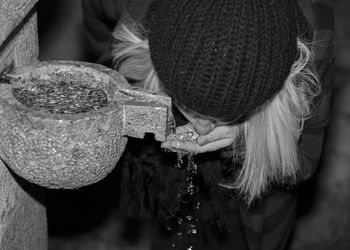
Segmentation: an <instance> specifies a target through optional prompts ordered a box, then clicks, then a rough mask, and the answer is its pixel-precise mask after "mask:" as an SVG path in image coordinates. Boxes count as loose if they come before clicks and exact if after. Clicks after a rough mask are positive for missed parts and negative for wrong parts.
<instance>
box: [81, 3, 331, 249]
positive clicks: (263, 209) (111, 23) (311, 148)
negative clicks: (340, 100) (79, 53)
mask: <svg viewBox="0 0 350 250" xmlns="http://www.w3.org/2000/svg"><path fill="white" fill-rule="evenodd" d="M151 2H152V0H100V1H98V0H83V7H84V15H85V16H84V18H85V27H86V35H87V41H88V42H89V44H90V46H91V49H92V51H93V52H94V53H95V55H96V58H98V59H97V61H98V62H99V63H103V64H105V65H108V66H110V60H111V55H110V54H109V49H108V43H109V41H110V40H111V32H112V30H113V28H114V27H115V25H116V24H117V22H118V21H121V20H123V19H128V18H130V17H131V18H133V19H135V20H137V21H140V22H141V23H142V21H143V19H144V17H145V13H146V11H147V8H148V6H149V4H150V3H151ZM299 4H300V6H301V7H302V8H301V9H302V10H303V13H304V14H305V18H306V20H307V21H308V23H309V27H310V28H309V29H308V30H305V32H309V33H310V34H311V35H312V41H313V46H314V50H315V55H316V70H317V73H318V75H319V78H320V82H321V85H322V93H321V95H320V96H318V97H317V98H316V99H315V101H314V105H313V113H312V118H311V119H309V120H307V122H306V123H305V125H304V130H303V133H302V136H301V138H300V151H301V155H302V168H301V169H302V173H301V179H307V178H309V177H310V176H312V175H313V174H314V173H315V171H316V169H317V166H318V162H319V159H320V156H321V153H322V145H323V138H324V133H325V129H326V126H327V124H328V122H329V104H330V98H331V89H332V76H333V61H334V42H333V35H334V33H333V30H334V23H333V21H334V16H333V8H332V7H331V4H330V1H326V0H299ZM303 35H305V34H303ZM101 55H102V56H101ZM135 145H137V146H135ZM220 154H221V152H220V151H219V152H213V153H208V154H203V155H198V156H196V158H195V160H196V162H197V164H198V165H199V176H200V180H199V182H200V193H199V196H200V200H201V203H202V207H201V210H200V211H201V214H202V216H201V217H202V219H201V221H200V223H201V230H200V232H199V234H200V237H199V238H200V239H201V241H202V242H199V243H198V244H199V246H198V249H250V250H255V249H262V250H273V249H285V247H286V244H287V241H288V238H289V235H290V232H291V231H292V228H293V226H294V220H295V210H296V204H297V197H296V194H295V193H294V191H293V190H288V189H286V188H284V189H283V188H276V189H274V190H272V191H271V192H270V193H269V194H267V195H266V196H265V197H264V198H263V199H262V200H260V201H258V202H256V203H255V204H254V205H253V206H252V207H250V208H249V209H248V208H247V207H246V206H245V205H244V202H242V201H241V200H240V199H239V198H236V195H235V194H234V193H233V192H232V191H230V190H225V189H222V188H219V187H218V185H217V183H218V182H219V181H222V180H225V179H227V180H229V179H230V178H233V176H234V167H232V166H231V163H230V162H229V161H227V160H226V159H225V158H223V157H221V156H220ZM175 162H176V157H175V156H174V155H173V154H169V153H164V152H162V151H161V150H160V148H159V143H158V142H155V141H153V140H152V139H149V138H146V139H145V140H142V141H141V142H140V140H137V139H130V140H129V143H128V145H127V148H126V150H125V153H124V155H123V158H122V159H121V161H120V162H119V163H118V167H119V169H120V171H122V178H121V190H122V194H121V196H122V198H121V206H122V208H123V209H125V210H127V211H128V212H130V213H131V214H132V215H137V216H140V215H141V216H142V215H146V216H147V215H149V213H148V212H147V211H152V212H151V213H154V214H153V215H156V216H158V217H159V218H160V219H161V220H166V219H167V218H170V217H171V215H173V214H176V213H177V210H178V208H179V197H178V194H180V193H181V190H183V186H184V181H183V179H184V171H181V170H179V169H175V168H174V167H173V166H174V163H175ZM218 229H222V231H220V230H218ZM241 230H242V232H244V233H242V232H241ZM237 231H239V232H240V233H237ZM231 232H232V233H231ZM164 236H166V237H164V238H163V240H164V241H165V242H164V244H166V242H169V241H171V237H174V236H171V235H169V236H167V235H166V234H165V235H164ZM241 236H244V237H241ZM242 238H245V240H242ZM158 244H162V242H161V241H160V240H159V238H158ZM202 244H203V245H202ZM155 247H156V248H157V249H165V248H163V247H164V245H163V244H162V245H157V246H155Z"/></svg>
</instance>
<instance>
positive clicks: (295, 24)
mask: <svg viewBox="0 0 350 250" xmlns="http://www.w3.org/2000/svg"><path fill="white" fill-rule="evenodd" d="M131 2H132V1H131ZM131 2H130V1H129V2H128V3H131ZM152 2H153V3H152V4H151V6H150V7H149V8H148V4H144V5H143V7H144V8H145V9H147V15H143V14H144V13H146V11H144V12H138V16H137V15H136V18H130V16H131V14H130V13H128V12H125V11H121V12H120V13H122V15H121V16H122V18H121V19H122V20H120V21H119V22H118V25H117V26H116V28H115V31H114V33H113V36H114V42H113V43H112V53H111V56H112V58H113V59H112V66H113V67H114V68H115V69H116V70H118V71H119V72H120V73H122V74H123V75H124V76H125V77H126V78H127V79H129V80H130V82H132V83H135V84H136V85H138V86H142V87H145V88H148V89H151V90H154V91H164V92H165V93H167V94H168V95H170V96H171V97H172V99H173V101H174V105H175V107H176V110H178V113H179V114H180V115H179V116H178V119H177V124H180V125H181V124H185V123H187V122H189V124H190V125H191V128H193V131H191V132H196V133H198V135H199V136H198V138H197V139H196V140H191V141H182V140H168V141H166V142H164V143H162V145H161V146H162V147H164V148H170V149H175V150H184V151H188V152H193V153H195V154H198V153H200V154H198V155H196V156H195V161H196V163H197V164H198V169H199V181H198V183H199V186H200V191H199V193H198V197H200V203H201V209H200V214H201V215H200V221H199V224H200V230H199V233H198V235H199V236H198V237H196V239H195V240H194V241H193V242H191V243H190V244H191V245H193V246H196V247H197V248H198V249H232V248H235V249H246V248H247V247H248V248H249V249H284V248H285V247H286V244H287V240H288V238H289V237H288V236H289V235H290V233H291V230H292V228H293V224H294V217H295V208H296V195H295V194H294V192H293V190H292V189H291V188H290V187H291V186H293V185H294V184H296V183H297V182H298V181H300V180H303V179H305V178H307V177H309V176H310V175H311V174H312V173H313V172H314V171H315V166H316V165H317V160H318V158H319V156H320V153H321V147H322V146H321V143H320V142H322V139H323V133H324V128H325V126H326V124H327V120H328V103H329V96H330V91H329V85H327V82H325V81H324V80H326V79H327V77H329V74H330V73H329V71H328V69H329V68H330V66H331V60H329V59H330V58H331V56H332V46H331V45H329V46H328V47H327V48H329V50H326V51H321V50H320V49H319V48H320V47H317V46H315V44H313V43H312V38H314V39H315V37H316V36H317V32H315V30H316V28H320V27H319V26H317V25H318V24H317V23H316V24H315V23H312V24H313V25H310V20H311V22H312V19H310V16H314V15H315V13H316V12H314V11H312V10H317V8H314V9H312V8H307V7H310V6H311V5H309V4H310V2H308V1H299V4H301V5H302V6H303V8H304V9H305V10H311V11H310V12H307V11H306V15H305V12H304V13H303V12H302V11H301V9H300V7H299V6H298V2H297V1H295V0H283V1H267V0H264V1H261V0H259V1H254V0H245V1H243V0H227V1H217V0H216V1H215V0H202V1H200V0H182V1H180V0H173V1H170V0H156V1H152ZM128 6H129V8H130V5H126V7H128ZM131 6H132V5H131ZM135 6H137V5H135ZM146 7H147V8H146ZM313 7H314V6H313ZM119 10H125V6H121V7H120V8H119ZM123 13H124V15H123ZM125 13H126V14H125ZM140 13H141V14H140ZM308 18H309V19H308ZM133 19H137V20H136V21H135V20H133ZM315 20H318V19H317V18H315ZM140 23H141V24H140ZM323 41H327V40H323ZM328 42H329V41H328ZM310 44H311V45H312V46H310ZM312 47H313V48H312ZM313 50H314V51H315V53H316V56H315V58H314V57H313V53H312V51H313ZM322 53H324V54H323V56H322V57H320V55H321V54H322ZM323 58H327V60H323V61H322V63H319V61H317V59H323ZM315 68H316V71H315ZM316 75H317V76H318V78H317V77H316ZM319 80H321V81H319ZM322 81H324V82H322ZM175 113H177V111H175ZM186 129H188V126H185V127H182V126H179V127H178V129H177V131H178V132H179V133H181V132H183V131H185V130H186ZM144 144H145V147H144V148H142V147H138V148H137V149H134V148H132V146H130V144H129V147H128V152H127V153H126V156H125V162H124V165H123V178H122V187H123V188H122V189H123V190H122V195H123V196H124V198H123V199H122V204H123V205H124V207H125V208H126V209H127V210H129V211H133V212H134V213H135V212H136V213H138V214H140V213H143V211H146V210H150V211H152V212H153V213H156V214H157V215H158V216H159V217H160V218H161V219H162V220H164V221H168V220H169V218H171V217H172V215H177V214H179V213H181V212H182V211H181V201H182V197H183V196H184V192H183V191H182V190H183V187H184V185H185V184H184V183H185V182H186V181H185V178H184V175H185V174H184V171H182V170H181V169H175V168H173V165H174V162H173V161H172V160H171V159H170V160H169V159H168V158H169V153H163V152H161V151H160V150H159V148H158V147H157V144H156V143H154V142H148V141H147V142H146V141H145V142H144ZM202 153H203V154H202ZM128 194H130V195H128ZM135 198H136V199H135ZM165 224H166V223H165ZM217 228H219V229H221V231H218V230H217ZM240 229H243V232H244V233H242V234H241V233H240ZM161 232H162V231H161ZM218 232H219V233H218ZM169 235H170V236H169V237H166V236H167V235H166V234H165V235H163V236H165V237H163V239H165V240H164V244H167V245H169V246H171V243H172V242H174V241H175V240H176V239H178V238H176V236H172V235H171V232H170V233H169ZM240 235H243V236H244V238H245V241H242V240H241V241H240V239H239V238H240V237H239V236H240ZM157 239H158V240H159V239H160V238H157ZM181 244H182V243H181V242H180V243H178V244H177V245H176V246H178V248H179V249H181V246H182V245H181ZM186 244H188V243H186V242H185V243H183V247H186ZM157 247H158V248H159V249H165V248H164V245H161V246H155V248H157Z"/></svg>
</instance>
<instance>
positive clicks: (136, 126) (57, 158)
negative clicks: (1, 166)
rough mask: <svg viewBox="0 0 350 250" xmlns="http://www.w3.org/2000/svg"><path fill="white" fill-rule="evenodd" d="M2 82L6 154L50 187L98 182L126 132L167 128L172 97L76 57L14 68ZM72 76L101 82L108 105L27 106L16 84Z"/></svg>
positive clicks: (1, 145) (0, 149) (0, 138)
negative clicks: (55, 109)
mask: <svg viewBox="0 0 350 250" xmlns="http://www.w3.org/2000/svg"><path fill="white" fill-rule="evenodd" d="M6 78H7V79H8V82H7V83H3V84H0V157H1V159H2V160H3V161H4V162H6V163H7V165H8V166H9V167H10V168H11V169H12V170H13V171H14V172H15V173H17V174H18V175H20V176H21V177H23V178H24V179H26V180H28V181H30V182H32V183H35V184H38V185H41V186H44V187H48V188H67V189H71V188H79V187H82V186H86V185H90V184H92V183H95V182H98V181H99V180H101V179H102V178H104V177H105V176H106V175H107V174H108V173H110V172H111V171H112V170H113V168H114V167H115V166H116V163H117V162H118V160H119V158H120V156H121V155H122V153H123V151H124V149H125V145H126V143H127V136H133V137H137V138H143V136H144V135H145V133H154V135H155V139H156V140H159V141H163V140H165V138H166V136H167V134H168V128H167V124H168V113H169V107H170V106H171V101H170V98H169V97H167V96H164V95H156V94H154V93H151V92H147V91H144V90H140V89H136V88H132V87H131V86H130V85H129V84H128V83H127V81H126V80H125V79H124V78H123V77H122V76H121V75H120V74H118V73H117V72H115V71H113V70H110V69H108V68H106V67H104V66H101V65H97V64H92V63H85V62H73V61H52V62H40V63H38V64H35V65H28V66H23V67H18V68H16V69H15V70H14V71H13V72H11V73H9V74H7V75H6ZM38 81H39V82H41V83H43V82H44V83H45V84H50V83H52V82H55V81H73V82H79V83H84V84H90V85H92V86H98V87H100V88H102V89H103V90H104V92H105V93H106V95H107V99H108V104H107V106H105V107H103V108H100V109H98V110H93V111H88V112H84V113H75V114H55V113H50V112H47V111H38V110H34V109H32V108H29V107H27V106H25V105H23V104H22V103H21V102H20V101H19V100H17V99H16V98H15V97H14V95H13V89H14V88H18V87H23V86H28V85H30V84H37V82H38Z"/></svg>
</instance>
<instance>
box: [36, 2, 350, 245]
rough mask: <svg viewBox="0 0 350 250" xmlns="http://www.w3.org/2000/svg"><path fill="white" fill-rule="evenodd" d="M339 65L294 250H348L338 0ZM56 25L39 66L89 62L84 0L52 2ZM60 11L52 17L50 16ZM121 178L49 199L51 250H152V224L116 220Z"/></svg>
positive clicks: (347, 159)
mask: <svg viewBox="0 0 350 250" xmlns="http://www.w3.org/2000/svg"><path fill="white" fill-rule="evenodd" d="M333 2H334V3H335V10H336V37H337V60H336V77H335V81H334V86H335V87H334V92H333V102H332V118H331V123H330V125H329V128H328V132H327V137H326V142H325V149H324V153H323V158H322V163H321V165H320V168H319V171H318V173H317V175H316V176H315V178H313V179H312V180H311V181H310V182H309V183H307V184H306V185H305V192H304V193H303V200H302V202H304V203H305V209H304V211H302V213H300V215H299V216H298V222H297V226H296V229H295V233H294V237H293V239H292V243H291V246H290V249H291V250H305V249H308V250H334V249H337V250H348V249H350V239H349V238H350V237H349V236H350V212H349V211H350V210H349V207H350V1H348V0H336V1H333ZM50 4H51V5H50V6H51V7H49V8H51V10H52V11H51V12H50V11H48V12H47V13H46V14H45V15H42V17H41V18H42V20H45V18H46V20H47V21H50V23H49V25H46V26H43V25H42V29H41V31H40V30H39V32H41V33H40V34H41V36H40V43H41V44H40V45H41V54H40V59H41V60H45V59H70V60H86V59H87V57H86V54H85V52H84V51H83V50H82V43H81V42H82V40H81V39H82V38H81V13H80V11H79V5H80V1H79V0H73V1H72V0H64V1H63V0H61V1H52V3H50ZM53 6H54V7H55V8H54V10H53V9H52V8H53ZM113 178H115V176H114V175H113V174H112V175H110V176H109V177H107V178H106V179H105V180H104V181H102V182H100V183H98V184H96V185H93V186H91V187H88V188H84V189H81V190H76V191H67V192H61V191H50V192H49V206H48V213H49V229H50V250H83V249H84V250H124V249H125V250H128V249H130V250H131V249H135V250H136V249H139V250H142V249H148V248H149V232H150V230H149V227H148V224H147V223H146V224H139V223H136V222H135V221H126V220H125V218H122V216H121V215H120V214H119V213H118V210H117V208H116V207H117V204H116V201H117V200H118V190H116V185H114V183H115V179H113Z"/></svg>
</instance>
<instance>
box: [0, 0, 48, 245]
mask: <svg viewBox="0 0 350 250" xmlns="http://www.w3.org/2000/svg"><path fill="white" fill-rule="evenodd" d="M36 2H37V0H0V73H1V72H4V71H6V70H9V69H11V68H12V67H16V66H20V65H24V64H28V63H32V62H35V61H36V60H37V57H38V35H37V17H36V12H35V4H36ZM0 119H1V117H0ZM0 140H1V138H0ZM43 194H44V190H43V189H42V188H40V187H38V186H35V185H32V184H30V183H28V182H26V181H24V180H22V179H21V178H19V177H17V176H16V175H14V174H13V173H12V172H11V171H10V170H9V169H8V168H7V166H6V165H5V163H4V162H2V161H1V160H0V249H1V250H27V249H28V250H33V249H35V250H46V249H47V222H46V208H45V205H44V204H43Z"/></svg>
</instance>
